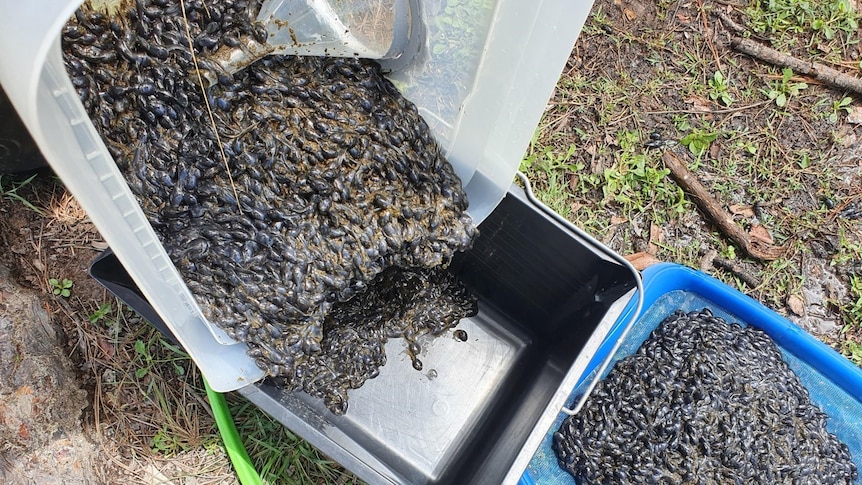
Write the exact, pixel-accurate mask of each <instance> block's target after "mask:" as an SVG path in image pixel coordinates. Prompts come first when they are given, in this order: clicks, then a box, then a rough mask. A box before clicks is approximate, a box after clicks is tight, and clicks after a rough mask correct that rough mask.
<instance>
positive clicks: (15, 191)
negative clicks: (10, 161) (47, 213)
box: [0, 174, 44, 215]
mask: <svg viewBox="0 0 862 485" xmlns="http://www.w3.org/2000/svg"><path fill="white" fill-rule="evenodd" d="M35 178H36V174H33V175H31V176H29V177H27V178H26V179H24V180H15V179H14V178H12V177H11V176H9V175H2V174H0V197H2V198H4V199H7V200H11V201H13V202H16V203H19V204H21V205H23V206H24V207H26V208H28V209H30V210H32V211H33V212H36V213H37V214H39V215H44V213H43V212H42V209H40V208H38V207H36V205H34V204H33V203H32V202H31V201H30V200H29V198H27V197H25V196H22V195H21V194H20V193H19V192H21V191H23V190H25V189H26V187H27V186H28V185H30V183H31V182H33V179H35Z"/></svg>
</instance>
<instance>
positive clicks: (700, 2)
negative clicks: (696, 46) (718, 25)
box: [697, 0, 724, 74]
mask: <svg viewBox="0 0 862 485" xmlns="http://www.w3.org/2000/svg"><path fill="white" fill-rule="evenodd" d="M697 5H698V7H699V8H698V10H700V20H701V22H702V23H703V33H704V36H705V38H706V45H707V47H709V51H710V52H712V57H713V59H715V68H716V70H718V72H721V73H722V74H724V73H723V72H722V71H724V69H722V68H721V60H719V58H718V51H716V50H715V44H713V43H712V32H710V31H709V23H708V22H707V20H706V11H705V10H704V9H703V0H697Z"/></svg>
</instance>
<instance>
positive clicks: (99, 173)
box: [0, 0, 591, 392]
mask: <svg viewBox="0 0 862 485" xmlns="http://www.w3.org/2000/svg"><path fill="white" fill-rule="evenodd" d="M433 2H437V4H438V5H440V4H441V0H426V1H425V2H424V3H423V7H425V6H428V5H431V4H432V3H433ZM81 3H82V0H41V1H39V2H15V1H14V0H0V11H3V12H4V15H3V16H2V17H0V52H3V55H4V58H3V65H4V69H0V84H2V86H3V88H4V89H5V90H6V93H7V95H8V97H9V99H10V101H11V103H12V105H13V106H14V107H15V109H16V111H18V114H19V116H20V117H21V119H22V121H23V123H24V124H25V126H27V128H28V130H29V131H30V133H31V135H32V137H33V139H34V141H35V142H36V144H37V145H38V146H39V148H40V149H41V151H42V153H43V155H44V157H45V159H46V160H47V161H48V163H49V164H50V165H51V167H52V168H53V169H54V171H55V173H56V174H57V175H58V176H59V177H60V178H61V180H63V182H64V184H65V185H66V187H67V188H68V189H69V191H70V192H71V193H72V194H73V195H74V196H75V197H76V198H77V199H78V201H79V202H80V203H81V206H82V207H83V208H84V209H85V210H86V211H87V213H88V214H89V216H90V218H91V219H92V220H93V222H94V224H95V225H96V227H97V228H98V229H99V230H100V232H101V233H102V235H103V236H104V238H105V240H106V242H107V243H108V245H109V246H110V247H112V248H113V250H114V251H115V253H116V254H117V257H118V258H119V259H120V260H121V261H122V263H123V265H124V266H125V267H126V268H127V269H128V271H129V273H130V274H131V276H132V278H133V279H134V280H135V282H136V283H137V285H138V286H139V287H140V289H141V291H142V292H143V293H144V295H145V296H146V298H147V299H148V300H150V301H153V302H155V303H156V306H157V308H156V310H157V313H158V314H159V316H160V317H161V318H162V319H164V320H165V321H166V322H167V323H168V325H169V326H170V327H171V330H172V332H173V333H174V334H175V335H176V336H177V339H178V340H179V341H180V343H181V344H183V345H184V347H186V349H187V350H188V352H189V354H190V355H191V357H192V359H193V360H194V361H195V362H196V363H197V364H198V366H199V367H200V368H201V371H202V373H203V374H204V375H205V376H206V377H207V378H208V380H209V383H210V385H211V386H212V387H213V389H215V390H216V391H219V392H224V391H229V390H234V389H237V388H239V387H241V386H243V385H246V384H248V383H249V382H254V381H256V380H258V379H260V378H261V377H262V376H263V371H262V370H260V369H259V368H257V366H256V365H255V364H254V361H253V360H252V359H250V358H249V357H248V356H247V355H245V349H246V348H247V347H246V346H245V345H242V344H236V343H235V342H233V341H232V340H231V339H229V338H228V337H227V335H226V334H225V332H224V331H222V330H221V329H220V328H218V327H216V326H215V325H213V324H211V323H210V322H207V321H206V319H205V318H203V315H202V312H201V310H200V308H199V306H198V304H197V303H196V302H195V300H194V298H193V296H192V295H191V293H190V291H189V290H188V287H187V286H186V285H185V283H184V282H183V280H182V278H181V277H180V275H179V272H178V271H177V270H176V268H175V266H174V265H173V263H172V262H171V261H170V259H169V258H168V257H167V253H166V252H165V251H164V248H162V247H161V244H160V243H159V241H158V238H157V237H156V234H155V232H154V230H153V229H152V227H151V225H150V224H149V222H148V221H147V220H146V218H145V217H144V215H143V211H142V210H141V208H140V207H139V206H138V204H137V202H136V200H135V199H134V196H133V195H132V193H131V191H130V190H129V188H128V185H127V184H126V182H125V180H124V179H123V177H122V174H120V172H119V170H118V169H117V168H116V165H115V164H114V161H113V159H112V158H111V156H110V154H109V152H108V150H107V148H106V147H105V144H104V142H103V141H102V140H101V137H100V136H99V135H98V133H97V132H96V131H95V128H94V127H93V125H92V123H91V122H90V120H89V118H88V117H87V115H86V112H85V110H84V108H83V105H82V103H81V101H80V99H78V97H77V94H76V92H75V89H74V87H73V86H72V83H71V80H70V79H69V76H68V74H67V73H66V71H65V68H64V65H63V59H62V52H61V47H60V33H61V31H62V28H63V26H64V25H65V23H66V22H67V20H68V19H69V18H70V17H71V16H72V14H73V13H74V11H75V10H76V9H77V8H78V6H79V5H81ZM461 3H462V4H464V3H465V2H461ZM590 6H591V2H570V1H568V0H544V1H542V2H540V3H534V4H530V3H523V2H518V1H517V0H496V3H495V4H493V5H491V6H490V8H488V9H486V10H485V11H483V15H485V16H486V17H485V18H484V19H483V21H484V23H483V26H482V27H480V28H478V35H477V36H476V37H475V38H473V37H471V38H470V39H469V40H468V41H465V42H462V45H463V44H465V43H466V44H471V46H472V47H474V50H475V52H477V53H478V57H476V58H475V59H473V60H471V61H470V63H469V66H468V67H469V69H472V70H474V71H473V72H472V74H471V75H470V76H469V78H468V80H467V81H466V85H467V88H466V91H465V92H464V93H460V94H459V96H460V97H459V98H458V99H455V100H453V103H454V104H455V106H457V108H458V109H457V112H456V114H454V115H453V114H447V113H439V112H438V111H437V110H436V109H434V106H433V104H434V101H435V99H436V100H439V98H434V96H432V97H431V98H432V100H431V101H429V100H428V99H424V98H421V97H420V96H418V95H417V94H415V93H409V92H405V96H406V97H407V98H408V99H410V100H411V101H413V102H414V104H416V105H417V106H418V107H419V109H420V112H422V113H423V116H424V115H425V114H428V113H432V114H434V113H436V115H437V117H438V118H441V119H443V120H446V121H448V122H449V123H448V124H445V125H446V126H443V125H441V126H443V128H442V129H437V130H436V131H434V134H435V136H436V137H437V138H438V141H440V144H441V146H443V147H444V152H445V153H446V155H447V157H448V158H449V159H450V161H452V163H453V165H454V166H455V169H456V172H457V173H458V175H459V176H460V177H461V178H462V181H463V184H464V188H465V191H466V192H467V197H468V199H469V200H470V207H469V209H468V213H469V214H470V215H471V216H472V217H473V219H474V221H475V222H476V223H479V222H481V221H482V220H484V219H485V218H486V217H487V216H488V215H489V214H490V213H491V212H492V211H493V210H494V208H495V207H496V206H497V205H498V204H499V202H500V201H501V200H502V199H503V196H504V195H505V194H506V192H507V190H508V188H509V185H510V184H511V180H512V176H513V175H514V173H515V171H516V170H517V167H518V164H519V162H520V159H521V156H522V155H523V153H524V150H525V149H526V147H527V145H528V143H529V140H530V138H531V137H532V135H533V132H534V130H535V127H536V125H537V124H538V122H539V120H540V118H541V114H542V112H543V110H544V107H545V104H546V101H547V99H548V98H549V97H550V95H551V93H552V91H553V88H554V85H555V83H556V80H557V79H558V77H559V73H560V72H561V71H562V69H563V67H564V65H565V62H566V59H567V58H568V55H569V53H570V52H571V47H572V45H573V44H574V41H575V39H576V38H577V36H578V33H579V31H580V28H581V26H582V25H583V23H584V21H585V20H586V17H587V14H588V12H589V9H590ZM421 10H423V11H425V10H427V9H421ZM435 12H436V11H435ZM435 15H436V13H435ZM429 18H430V19H431V20H432V21H433V15H432V16H431V17H429V16H428V15H423V17H422V19H423V22H424V24H425V25H427V24H428V22H429ZM560 19H567V20H566V23H565V25H562V23H561V22H560ZM468 27H469V28H470V29H472V30H476V28H475V26H473V25H469V26H465V27H464V28H468ZM511 32H518V35H516V36H515V35H510V34H511ZM460 40H462V41H463V38H462V39H460ZM472 44H475V45H472ZM429 47H430V44H429V43H428V42H426V43H424V44H423V45H421V46H420V48H419V50H420V51H425V52H426V53H427V50H428V49H429ZM414 64H416V66H415V67H416V68H417V69H416V70H414V71H413V74H412V75H416V71H418V72H419V73H420V74H421V72H422V71H423V70H424V69H425V68H426V65H425V64H424V63H416V62H411V65H410V66H408V67H412V66H413V65H414ZM456 64H457V63H454V62H453V63H452V66H450V67H453V66H455V65H456ZM408 70H409V69H407V68H405V69H402V70H400V71H398V73H400V74H404V73H406V72H407V71H408ZM435 72H436V71H435ZM405 75H406V74H405ZM406 76H407V77H402V78H400V81H399V80H396V83H399V82H402V83H403V82H407V81H410V80H412V81H414V85H416V84H419V85H421V84H423V83H427V84H432V85H445V84H447V83H449V84H451V82H450V80H449V78H448V77H447V76H446V75H445V74H442V75H441V74H437V76H436V77H431V78H430V80H429V79H426V78H411V77H410V75H406ZM441 76H442V77H441ZM462 95H463V96H462ZM414 96H415V97H414ZM501 100H505V102H501ZM432 130H434V127H433V126H432Z"/></svg>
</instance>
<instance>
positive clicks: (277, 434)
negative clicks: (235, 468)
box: [84, 300, 359, 484]
mask: <svg viewBox="0 0 862 485" xmlns="http://www.w3.org/2000/svg"><path fill="white" fill-rule="evenodd" d="M87 321H88V322H89V325H90V327H89V328H85V329H84V332H85V334H88V335H90V333H91V332H94V333H95V335H90V336H91V338H90V340H92V341H95V342H97V345H99V346H100V347H104V348H101V349H92V351H93V352H96V353H99V352H100V351H101V353H103V354H104V353H107V354H110V355H112V356H114V357H113V358H104V357H103V358H101V359H99V358H93V360H94V361H95V362H96V363H97V365H96V368H97V369H98V370H99V371H100V372H98V373H97V374H96V375H95V379H96V382H97V388H99V389H101V390H102V395H103V397H102V399H101V400H100V403H99V404H100V409H101V410H102V414H103V416H108V417H111V418H112V419H110V420H109V421H110V423H111V424H110V425H109V426H111V429H110V430H108V429H103V430H102V431H103V432H105V433H109V434H112V435H114V436H121V437H122V439H121V449H123V450H125V452H126V453H131V454H133V455H134V456H136V457H138V458H139V459H146V457H148V456H152V457H158V458H159V459H165V460H170V459H179V458H181V457H183V455H184V454H186V453H189V452H192V451H195V450H208V454H209V456H210V457H211V461H212V462H211V463H210V464H209V465H206V466H205V468H207V467H208V468H210V469H213V470H215V471H214V472H213V473H214V474H215V475H216V476H221V477H222V478H224V476H229V475H230V469H229V467H228V465H227V462H226V452H225V450H224V448H223V445H222V443H221V438H220V436H219V434H218V429H217V428H216V426H215V423H214V420H213V418H212V416H211V413H210V410H209V407H208V405H207V403H206V400H205V396H206V392H205V390H204V388H203V382H202V380H201V376H200V374H199V372H198V371H197V368H196V367H195V366H194V364H193V363H192V361H191V360H190V359H189V357H188V355H187V354H186V353H185V352H184V351H183V350H182V349H180V348H179V347H177V346H176V345H175V344H173V343H171V342H169V341H167V340H166V339H165V337H164V336H163V335H162V334H161V333H160V332H159V331H157V330H156V329H155V328H153V327H150V326H149V325H147V324H146V323H145V322H144V321H143V320H142V319H141V318H140V316H138V315H137V314H135V313H134V311H133V310H131V309H130V308H128V307H127V306H125V305H124V304H122V303H120V302H119V301H116V300H114V301H107V302H104V303H101V304H100V305H98V306H97V307H96V308H94V309H93V310H92V312H91V313H90V314H89V316H88V318H87ZM105 335H111V336H112V337H111V338H110V339H108V340H107V341H105ZM105 351H107V352H105ZM228 398H229V399H228V402H229V406H230V410H231V413H232V415H233V416H234V420H235V422H236V424H237V428H238V430H239V432H240V436H241V437H242V438H243V441H244V444H245V446H246V447H247V450H248V452H249V456H250V457H251V459H252V462H253V464H254V467H255V469H256V470H258V472H259V474H260V475H261V478H262V480H263V482H264V483H266V484H332V483H359V482H358V481H357V479H355V477H353V476H352V475H350V474H349V473H347V472H345V471H344V470H343V469H342V468H341V467H340V466H339V465H338V464H337V463H335V462H333V461H331V460H330V459H328V458H327V457H325V456H324V455H322V454H321V453H320V452H319V451H317V450H316V449H315V448H314V447H312V446H311V445H309V444H308V443H307V442H305V441H303V440H302V439H300V438H299V437H297V436H296V435H295V434H293V433H291V432H290V431H289V430H288V429H287V428H285V427H284V426H282V425H281V424H280V423H278V422H277V421H275V420H274V419H272V418H270V417H269V416H267V415H266V414H265V413H264V412H263V411H261V410H260V409H258V408H257V407H255V406H253V405H252V404H251V403H249V402H248V401H246V400H245V399H244V398H242V397H241V396H239V395H233V394H229V395H228ZM219 464H220V466H218V465H219Z"/></svg>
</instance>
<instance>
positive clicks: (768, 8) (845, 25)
mask: <svg viewBox="0 0 862 485" xmlns="http://www.w3.org/2000/svg"><path fill="white" fill-rule="evenodd" d="M748 5H749V6H748V7H747V8H746V9H745V13H746V15H747V16H748V19H749V25H750V26H751V28H752V29H754V31H755V32H757V33H759V34H765V35H782V34H787V35H789V36H794V37H795V36H798V35H799V34H803V35H804V36H807V38H808V44H809V45H812V44H814V43H816V42H824V41H826V42H828V41H832V40H834V39H836V37H842V38H843V40H844V42H848V41H849V40H850V39H851V38H852V37H853V36H854V35H855V34H856V30H857V27H858V20H859V14H858V13H857V12H856V11H855V9H854V7H853V4H852V2H851V1H850V0H767V1H761V2H749V3H748Z"/></svg>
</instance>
